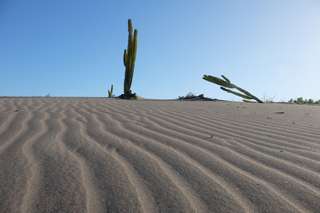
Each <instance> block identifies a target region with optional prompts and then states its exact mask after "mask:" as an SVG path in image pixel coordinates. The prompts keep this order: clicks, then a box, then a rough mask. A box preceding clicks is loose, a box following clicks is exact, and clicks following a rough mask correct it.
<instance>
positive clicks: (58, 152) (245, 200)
mask: <svg viewBox="0 0 320 213" xmlns="http://www.w3.org/2000/svg"><path fill="white" fill-rule="evenodd" d="M0 212H1V213H2V212H3V213H11V212H39V213H43V212H75V213H81V212H90V213H93V212H94V213H95V212H97V213H100V212H144V213H149V212H150V213H152V212H199V213H202V212H230V213H231V212H232V213H234V212H237V213H238V212H239V213H241V212H272V213H276V212H281V213H284V212H320V107H316V106H297V105H286V104H265V105H261V104H245V103H227V102H226V103H223V102H178V101H148V100H145V101H121V100H106V99H102V98H0Z"/></svg>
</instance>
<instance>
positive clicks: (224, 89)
mask: <svg viewBox="0 0 320 213" xmlns="http://www.w3.org/2000/svg"><path fill="white" fill-rule="evenodd" d="M220 89H222V90H223V91H225V92H229V93H232V94H234V95H237V96H239V97H241V98H244V99H249V100H250V99H252V98H251V97H250V96H247V95H244V94H241V93H240V92H236V91H233V90H230V89H227V88H224V87H220Z"/></svg>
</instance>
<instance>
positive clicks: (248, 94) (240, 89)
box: [235, 86, 263, 103]
mask: <svg viewBox="0 0 320 213" xmlns="http://www.w3.org/2000/svg"><path fill="white" fill-rule="evenodd" d="M235 88H236V89H237V90H239V91H240V92H242V93H244V94H245V95H247V96H249V97H251V99H254V100H256V101H257V102H258V103H263V101H261V100H260V99H259V98H257V97H256V96H254V95H252V94H251V93H250V92H248V91H247V90H245V89H242V88H240V87H238V86H236V87H235Z"/></svg>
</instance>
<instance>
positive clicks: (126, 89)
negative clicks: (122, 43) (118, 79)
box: [123, 19, 138, 99]
mask: <svg viewBox="0 0 320 213" xmlns="http://www.w3.org/2000/svg"><path fill="white" fill-rule="evenodd" d="M128 33H129V36H128V47H127V49H125V50H124V53H123V63H124V66H125V77H124V86H123V98H127V99H130V98H134V97H135V96H136V95H135V93H132V91H131V84H132V78H133V73H134V65H135V62H136V56H137V42H138V30H137V29H133V26H132V21H131V19H129V20H128Z"/></svg>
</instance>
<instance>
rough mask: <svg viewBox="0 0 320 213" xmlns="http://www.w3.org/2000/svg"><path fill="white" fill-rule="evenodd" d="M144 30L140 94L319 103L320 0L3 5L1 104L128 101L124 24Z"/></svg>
mask: <svg viewBox="0 0 320 213" xmlns="http://www.w3.org/2000/svg"><path fill="white" fill-rule="evenodd" d="M128 18H132V19H133V23H134V26H135V27H136V28H138V30H139V45H138V56H137V63H136V71H135V76H134V80H133V90H134V91H135V92H137V93H138V95H140V96H143V97H146V98H176V97H178V96H181V95H185V94H186V93H188V92H193V93H196V94H198V93H204V94H205V95H206V96H209V97H215V98H223V99H230V100H238V99H237V98H236V97H234V96H232V95H230V94H226V93H224V92H222V91H220V89H219V87H217V86H215V85H213V84H210V83H208V82H206V81H204V80H202V75H203V74H211V75H216V76H219V75H221V74H224V75H226V76H227V77H229V78H230V79H231V80H232V81H234V82H235V83H237V84H238V85H239V86H242V87H244V88H246V89H248V90H249V91H252V92H253V93H254V94H256V95H257V96H259V97H261V98H263V97H264V96H266V97H269V98H270V97H272V98H274V99H275V100H287V99H289V98H291V97H298V96H304V97H306V98H314V99H320V92H319V91H320V90H319V89H320V83H319V82H320V81H319V79H320V2H319V1H318V0H268V1H266V0H135V1H130V0H54V1H52V0H28V1H26V0H0V96H4V95H10V96H43V95H46V94H48V93H50V94H51V95H52V96H106V93H107V86H110V85H111V84H112V83H113V84H114V86H115V92H116V94H121V93H122V88H123V77H124V66H123V64H122V54H123V49H124V48H125V47H126V45H127V19H128Z"/></svg>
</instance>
